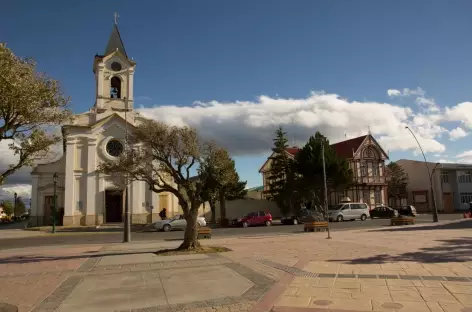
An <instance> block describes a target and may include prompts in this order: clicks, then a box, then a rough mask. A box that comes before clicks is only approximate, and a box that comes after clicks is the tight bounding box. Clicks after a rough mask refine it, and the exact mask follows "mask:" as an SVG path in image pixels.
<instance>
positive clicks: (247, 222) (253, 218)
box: [231, 211, 272, 227]
mask: <svg viewBox="0 0 472 312" xmlns="http://www.w3.org/2000/svg"><path fill="white" fill-rule="evenodd" d="M231 225H232V226H242V227H248V226H254V225H266V226H270V225H272V215H271V214H270V213H268V212H264V211H259V212H250V213H247V214H245V215H244V216H243V217H242V218H237V219H233V220H231Z"/></svg>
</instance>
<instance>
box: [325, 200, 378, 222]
mask: <svg viewBox="0 0 472 312" xmlns="http://www.w3.org/2000/svg"><path fill="white" fill-rule="evenodd" d="M328 215H329V220H330V221H334V220H336V221H338V222H340V221H343V220H356V219H360V220H362V221H365V220H366V219H367V217H369V216H370V214H369V207H368V206H367V204H364V203H342V204H338V205H336V206H335V207H333V208H332V209H331V210H328Z"/></svg>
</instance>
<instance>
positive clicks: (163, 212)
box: [159, 208, 167, 220]
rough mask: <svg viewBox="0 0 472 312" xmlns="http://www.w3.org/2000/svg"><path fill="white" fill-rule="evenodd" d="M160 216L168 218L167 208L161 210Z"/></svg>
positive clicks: (162, 218) (163, 218)
mask: <svg viewBox="0 0 472 312" xmlns="http://www.w3.org/2000/svg"><path fill="white" fill-rule="evenodd" d="M159 217H161V220H165V219H167V209H165V208H162V210H161V212H159Z"/></svg>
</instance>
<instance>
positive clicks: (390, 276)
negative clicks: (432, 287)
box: [258, 259, 472, 283]
mask: <svg viewBox="0 0 472 312" xmlns="http://www.w3.org/2000/svg"><path fill="white" fill-rule="evenodd" d="M258 262H260V263H262V264H265V265H268V266H271V267H273V268H276V269H279V270H281V271H284V272H287V273H290V274H293V275H295V276H300V277H321V278H323V277H324V278H333V277H335V278H340V279H343V278H349V279H352V278H359V279H372V278H379V279H401V280H419V281H421V280H424V281H449V282H465V283H472V278H470V277H464V276H419V275H397V274H340V273H313V272H307V271H305V270H300V269H297V268H294V267H291V266H288V265H284V264H280V263H276V262H273V261H270V260H265V259H261V260H258Z"/></svg>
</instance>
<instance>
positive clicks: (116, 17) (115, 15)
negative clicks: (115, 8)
mask: <svg viewBox="0 0 472 312" xmlns="http://www.w3.org/2000/svg"><path fill="white" fill-rule="evenodd" d="M113 17H114V18H115V25H118V17H120V16H119V15H118V13H117V12H115V13H113Z"/></svg>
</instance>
